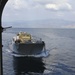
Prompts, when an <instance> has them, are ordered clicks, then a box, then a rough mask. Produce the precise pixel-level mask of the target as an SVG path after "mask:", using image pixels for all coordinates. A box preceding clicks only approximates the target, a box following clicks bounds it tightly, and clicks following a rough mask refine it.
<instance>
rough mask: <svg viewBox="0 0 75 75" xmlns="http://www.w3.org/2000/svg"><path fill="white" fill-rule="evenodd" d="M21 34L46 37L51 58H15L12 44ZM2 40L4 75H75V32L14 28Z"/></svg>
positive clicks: (44, 38)
mask: <svg viewBox="0 0 75 75" xmlns="http://www.w3.org/2000/svg"><path fill="white" fill-rule="evenodd" d="M20 31H24V32H28V33H30V34H32V35H35V36H36V37H40V38H42V40H43V41H44V42H45V44H46V49H47V50H49V56H47V57H43V58H28V57H14V56H13V55H12V52H11V49H10V47H9V45H10V44H11V42H12V38H13V37H14V36H15V35H16V34H17V33H18V32H20ZM2 37H3V38H2V43H3V75H75V29H64V28H10V29H7V30H6V31H4V32H3V33H2Z"/></svg>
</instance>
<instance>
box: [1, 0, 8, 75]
mask: <svg viewBox="0 0 75 75" xmlns="http://www.w3.org/2000/svg"><path fill="white" fill-rule="evenodd" d="M7 1H8V0H0V75H3V62H2V47H3V45H2V32H3V27H2V23H1V18H2V12H3V9H4V6H5V4H6V3H7Z"/></svg>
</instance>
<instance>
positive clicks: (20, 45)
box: [12, 32, 45, 56]
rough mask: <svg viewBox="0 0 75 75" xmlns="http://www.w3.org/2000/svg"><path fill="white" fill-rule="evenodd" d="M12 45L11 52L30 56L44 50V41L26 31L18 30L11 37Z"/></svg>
mask: <svg viewBox="0 0 75 75" xmlns="http://www.w3.org/2000/svg"><path fill="white" fill-rule="evenodd" d="M12 46H13V47H12V48H13V52H14V53H15V54H19V55H27V56H32V55H38V54H41V53H42V52H43V51H44V52H45V42H44V41H42V39H41V38H37V37H35V36H32V35H31V34H29V33H27V32H19V33H18V34H17V35H16V36H15V37H13V41H12Z"/></svg>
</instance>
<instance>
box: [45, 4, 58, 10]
mask: <svg viewBox="0 0 75 75" xmlns="http://www.w3.org/2000/svg"><path fill="white" fill-rule="evenodd" d="M45 8H47V9H54V10H58V7H57V5H56V4H46V5H45Z"/></svg>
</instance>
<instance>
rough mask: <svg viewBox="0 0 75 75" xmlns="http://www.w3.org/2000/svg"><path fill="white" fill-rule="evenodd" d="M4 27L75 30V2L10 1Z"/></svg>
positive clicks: (43, 0)
mask: <svg viewBox="0 0 75 75" xmlns="http://www.w3.org/2000/svg"><path fill="white" fill-rule="evenodd" d="M2 25H3V26H9V25H11V26H13V27H30V28H31V27H32V28H37V27H40V28H41V27H42V28H43V27H46V28H75V0H8V2H7V4H6V6H5V8H4V11H3V15H2Z"/></svg>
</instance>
